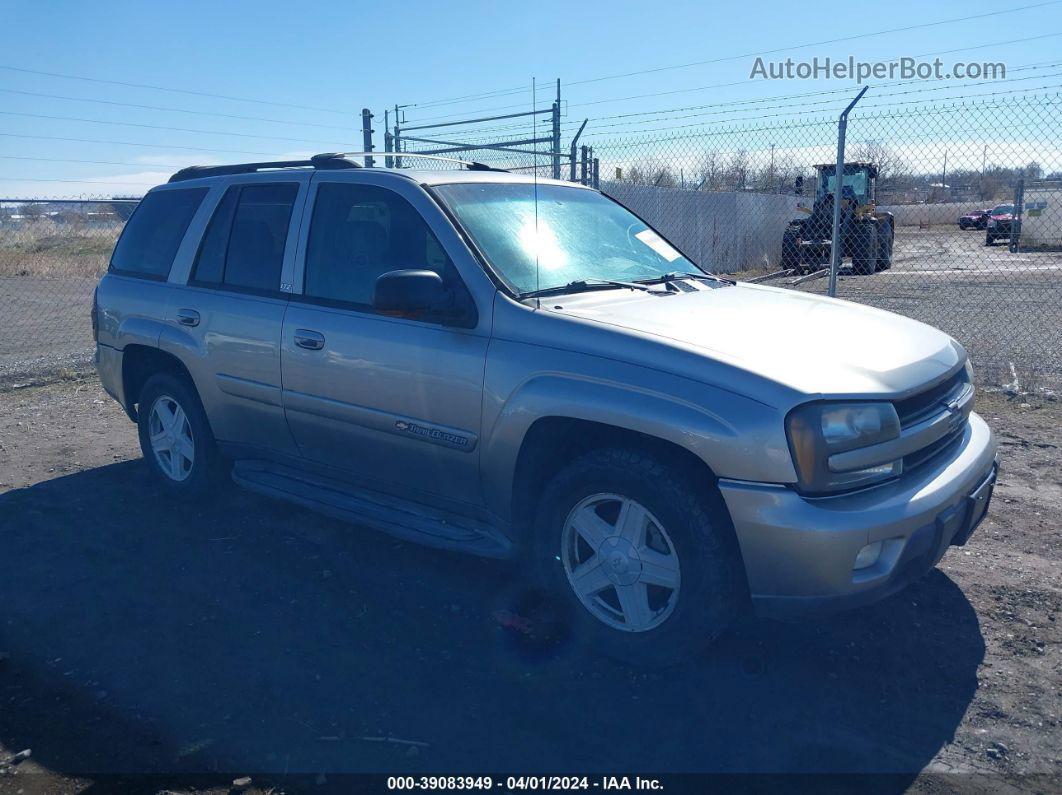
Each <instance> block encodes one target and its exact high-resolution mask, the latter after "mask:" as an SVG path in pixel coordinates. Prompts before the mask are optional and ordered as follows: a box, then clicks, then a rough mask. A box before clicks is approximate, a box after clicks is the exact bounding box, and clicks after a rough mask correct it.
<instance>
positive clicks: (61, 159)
mask: <svg viewBox="0 0 1062 795" xmlns="http://www.w3.org/2000/svg"><path fill="white" fill-rule="evenodd" d="M0 160H30V161H33V162H37V163H86V164H89V165H94V166H129V167H131V168H151V167H152V166H158V167H159V168H161V166H160V165H159V164H156V163H123V162H120V161H117V160H74V159H70V158H65V157H26V156H22V155H0Z"/></svg>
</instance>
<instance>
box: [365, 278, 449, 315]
mask: <svg viewBox="0 0 1062 795" xmlns="http://www.w3.org/2000/svg"><path fill="white" fill-rule="evenodd" d="M452 301H453V297H452V296H451V294H450V291H449V290H447V289H446V287H445V286H444V285H443V280H442V277H441V276H439V274H437V273H436V272H435V271H429V270H403V271H390V272H389V273H385V274H383V275H382V276H380V277H379V278H377V279H376V289H375V292H374V294H373V300H372V305H373V307H374V308H375V309H377V310H379V311H380V312H385V313H395V314H407V313H415V312H426V311H429V310H433V309H447V308H449V307H450V305H451V303H452Z"/></svg>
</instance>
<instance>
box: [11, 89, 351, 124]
mask: <svg viewBox="0 0 1062 795" xmlns="http://www.w3.org/2000/svg"><path fill="white" fill-rule="evenodd" d="M0 91H2V92H3V93H5V94H19V95H21V96H26V97H44V98H46V99H62V100H69V101H71V102H91V103H94V104H97V105H112V106H117V107H122V108H140V109H141V110H162V111H167V112H172V113H191V114H193V115H196V116H217V117H219V118H223V119H239V120H241V121H266V122H270V123H272V124H293V125H295V126H298V127H321V128H324V129H329V130H349V129H350V127H349V126H344V125H339V124H315V123H313V122H306V121H286V120H284V119H266V118H262V117H261V116H236V115H233V114H231V113H212V112H210V111H205V110H189V109H187V108H168V107H165V106H160V105H138V104H136V103H133V102H114V101H112V100H107V99H89V98H85V97H66V96H62V95H60V94H42V93H39V92H36V91H20V90H18V89H15V88H0Z"/></svg>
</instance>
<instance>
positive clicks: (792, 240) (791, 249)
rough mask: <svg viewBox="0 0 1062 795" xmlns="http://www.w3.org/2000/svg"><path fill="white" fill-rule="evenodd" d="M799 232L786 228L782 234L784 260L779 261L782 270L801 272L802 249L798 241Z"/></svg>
mask: <svg viewBox="0 0 1062 795" xmlns="http://www.w3.org/2000/svg"><path fill="white" fill-rule="evenodd" d="M796 239H797V233H796V232H795V231H791V230H788V229H787V230H786V231H785V232H784V233H783V234H782V261H781V262H780V263H779V265H780V266H781V268H782V270H793V271H796V272H797V273H799V272H800V249H799V248H798V247H797V243H796Z"/></svg>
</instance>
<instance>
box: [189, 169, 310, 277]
mask: <svg viewBox="0 0 1062 795" xmlns="http://www.w3.org/2000/svg"><path fill="white" fill-rule="evenodd" d="M298 192H299V186H298V185H297V184H295V183H292V182H285V183H277V184H269V185H233V186H232V187H231V188H229V189H228V190H227V191H225V195H224V196H223V197H222V199H221V202H220V203H219V204H218V206H217V209H216V210H214V217H213V218H211V219H210V225H209V226H208V227H207V231H206V234H205V235H204V236H203V242H202V244H201V245H200V247H199V254H198V255H197V256H196V261H195V269H194V270H193V271H192V281H193V282H194V283H196V284H211V285H218V286H224V287H232V288H235V289H238V290H251V291H257V292H275V291H277V290H279V289H280V271H281V268H282V267H283V265H284V246H285V245H286V244H287V240H288V226H289V225H290V222H291V210H292V207H293V206H294V204H295V197H296V196H297V195H298Z"/></svg>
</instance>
